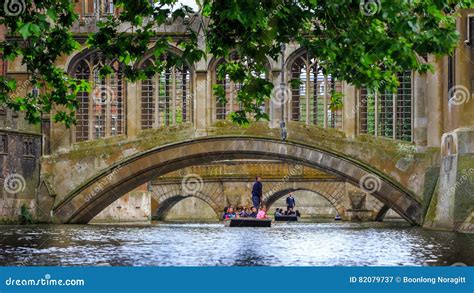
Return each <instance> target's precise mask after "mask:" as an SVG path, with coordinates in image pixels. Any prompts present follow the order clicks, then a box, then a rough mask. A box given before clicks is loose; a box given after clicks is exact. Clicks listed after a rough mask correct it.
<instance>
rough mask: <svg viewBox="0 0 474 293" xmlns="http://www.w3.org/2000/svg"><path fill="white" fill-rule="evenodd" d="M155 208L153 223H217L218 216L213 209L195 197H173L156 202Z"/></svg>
mask: <svg viewBox="0 0 474 293" xmlns="http://www.w3.org/2000/svg"><path fill="white" fill-rule="evenodd" d="M152 200H154V198H152ZM156 206H157V208H156V209H155V210H154V211H153V215H152V220H155V221H186V222H215V221H219V215H218V214H217V213H216V211H215V210H214V209H213V207H212V206H211V205H210V204H209V203H208V202H206V201H205V200H203V199H201V198H199V197H196V196H175V197H172V198H169V199H167V200H165V201H162V202H161V203H159V202H158V201H157V202H156Z"/></svg>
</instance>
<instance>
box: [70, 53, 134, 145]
mask: <svg viewBox="0 0 474 293" xmlns="http://www.w3.org/2000/svg"><path fill="white" fill-rule="evenodd" d="M105 65H110V66H111V68H112V70H113V71H112V73H111V74H110V75H109V76H107V77H105V78H101V77H100V74H99V72H100V69H101V68H103V67H104V66H105ZM71 71H72V73H73V75H74V76H75V77H76V78H78V79H82V80H87V81H89V82H90V83H91V88H92V92H91V93H88V92H80V93H78V95H77V102H78V107H77V111H76V122H77V124H76V142H79V141H85V140H90V139H98V138H104V137H110V136H114V135H119V134H124V133H125V121H126V120H125V104H124V101H125V81H124V77H123V66H122V65H121V64H120V63H119V62H118V61H116V60H113V61H108V60H105V58H104V57H103V56H102V54H101V53H100V52H91V53H89V54H87V55H85V56H84V57H82V58H81V59H80V60H79V62H77V63H76V64H75V65H74V66H73V68H72V70H71Z"/></svg>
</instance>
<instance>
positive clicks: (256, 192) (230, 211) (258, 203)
mask: <svg viewBox="0 0 474 293" xmlns="http://www.w3.org/2000/svg"><path fill="white" fill-rule="evenodd" d="M261 180H262V179H261V177H260V176H257V177H256V178H255V183H254V184H253V187H252V198H251V199H252V204H253V206H252V207H251V208H248V207H237V208H236V207H233V206H229V207H225V208H224V214H223V219H224V220H227V219H235V218H256V219H267V207H266V206H265V205H264V204H263V202H262V197H263V184H262V182H261ZM295 206H296V200H295V198H294V197H293V194H292V193H290V194H289V195H288V197H287V198H286V211H283V209H276V211H275V216H283V215H285V216H293V215H294V216H297V217H299V216H300V213H299V211H297V210H294V208H295Z"/></svg>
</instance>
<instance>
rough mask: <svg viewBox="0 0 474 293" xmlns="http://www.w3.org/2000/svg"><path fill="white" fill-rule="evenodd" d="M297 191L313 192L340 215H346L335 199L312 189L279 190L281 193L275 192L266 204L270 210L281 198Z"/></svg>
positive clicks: (266, 200) (267, 199)
mask: <svg viewBox="0 0 474 293" xmlns="http://www.w3.org/2000/svg"><path fill="white" fill-rule="evenodd" d="M295 191H309V192H312V193H314V194H317V195H319V196H321V197H322V198H324V199H326V200H327V201H328V202H329V203H330V204H331V206H332V207H333V208H334V209H335V210H336V211H337V212H338V214H339V215H344V214H345V209H344V207H343V206H342V205H338V203H337V200H336V199H334V198H333V199H331V198H330V197H329V196H327V195H326V194H325V193H323V192H318V191H316V190H312V189H309V188H285V189H282V190H279V191H277V192H275V193H274V194H272V195H271V196H269V197H267V198H266V199H265V204H266V205H267V208H270V207H271V206H272V205H273V204H275V202H276V201H277V200H279V199H280V198H282V197H284V196H286V195H288V194H289V193H290V192H295Z"/></svg>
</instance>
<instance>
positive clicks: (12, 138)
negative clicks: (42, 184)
mask: <svg viewBox="0 0 474 293" xmlns="http://www.w3.org/2000/svg"><path fill="white" fill-rule="evenodd" d="M40 153H41V137H40V136H38V135H36V134H34V133H25V132H18V131H13V130H10V131H6V130H0V182H1V184H2V185H1V188H0V223H9V222H17V221H18V216H19V214H20V209H21V206H22V205H25V206H26V207H27V209H28V211H29V213H30V214H31V215H32V216H33V217H34V216H35V215H36V202H35V199H36V188H37V186H38V182H39V173H40V170H39V157H40Z"/></svg>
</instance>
